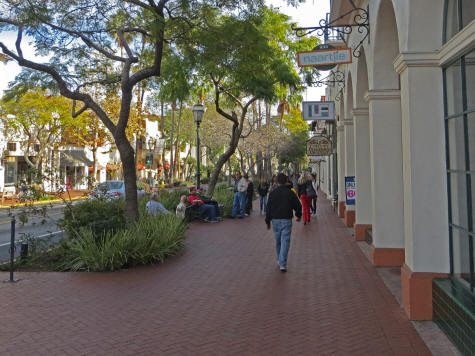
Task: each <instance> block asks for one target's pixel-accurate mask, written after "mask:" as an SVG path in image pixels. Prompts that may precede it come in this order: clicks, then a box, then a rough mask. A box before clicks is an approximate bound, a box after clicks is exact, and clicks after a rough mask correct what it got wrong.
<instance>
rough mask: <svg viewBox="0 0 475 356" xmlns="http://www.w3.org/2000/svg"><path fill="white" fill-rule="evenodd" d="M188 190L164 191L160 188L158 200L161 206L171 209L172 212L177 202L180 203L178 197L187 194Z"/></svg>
mask: <svg viewBox="0 0 475 356" xmlns="http://www.w3.org/2000/svg"><path fill="white" fill-rule="evenodd" d="M188 194H189V191H188V190H182V189H180V190H173V191H170V192H168V191H166V190H161V191H159V192H158V201H159V202H160V203H162V204H163V206H164V207H165V208H166V209H167V210H169V211H171V212H174V211H175V209H176V206H177V205H178V203H180V197H181V196H182V195H188Z"/></svg>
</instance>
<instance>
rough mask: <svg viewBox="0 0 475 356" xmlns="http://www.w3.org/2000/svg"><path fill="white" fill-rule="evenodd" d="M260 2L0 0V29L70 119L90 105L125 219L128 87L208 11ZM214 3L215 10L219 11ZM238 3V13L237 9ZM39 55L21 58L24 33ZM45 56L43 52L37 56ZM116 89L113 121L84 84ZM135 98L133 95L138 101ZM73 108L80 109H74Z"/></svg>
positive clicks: (130, 183) (131, 187)
mask: <svg viewBox="0 0 475 356" xmlns="http://www.w3.org/2000/svg"><path fill="white" fill-rule="evenodd" d="M260 2H261V1H260V0H255V1H254V0H222V1H219V2H215V1H213V0H200V1H181V0H105V1H94V0H75V1H63V0H48V1H45V0H28V1H17V0H2V1H1V2H0V9H1V14H0V32H4V31H16V33H17V40H16V43H15V48H11V47H9V46H7V45H6V44H5V43H4V42H2V41H0V48H1V50H2V52H3V54H5V55H7V56H8V57H9V58H10V59H12V60H14V61H16V62H17V63H18V64H19V65H20V66H22V67H24V68H28V69H30V70H32V73H36V72H41V73H45V74H47V77H46V80H49V81H50V84H51V82H53V83H54V86H55V87H56V88H57V90H58V91H59V93H60V94H61V95H63V96H65V97H67V98H69V99H72V100H73V101H74V104H75V105H73V117H78V116H79V115H80V114H81V113H83V112H85V111H86V110H92V111H94V113H95V114H96V115H97V116H98V117H99V118H100V120H101V121H102V122H103V124H104V125H105V126H106V127H107V129H108V130H109V131H110V132H111V134H112V136H113V138H114V141H115V144H116V146H117V148H118V150H119V153H120V157H121V160H122V164H123V169H124V180H125V187H126V188H125V189H126V202H127V208H126V217H127V219H128V220H129V221H132V220H135V219H137V217H138V207H137V193H136V192H137V189H136V171H135V153H134V149H133V147H132V145H131V143H130V142H129V140H128V138H127V135H126V128H127V125H128V121H129V114H130V111H131V105H132V99H133V92H134V87H136V86H137V85H140V86H141V85H142V84H143V82H144V81H145V82H146V81H148V80H150V79H151V78H153V77H159V76H160V74H161V64H162V58H163V56H164V51H165V49H166V48H168V47H170V48H171V47H173V46H174V44H175V43H176V41H177V40H181V39H183V38H186V37H187V36H189V34H190V33H191V32H192V31H196V32H200V31H201V30H202V29H203V19H206V18H208V17H209V13H210V12H214V13H217V12H219V11H225V12H227V13H233V14H235V16H241V14H242V13H252V12H254V11H255V9H257V8H258V7H259V5H260ZM218 9H219V10H218ZM236 9H239V11H236ZM24 36H28V39H29V40H31V42H32V43H33V45H34V47H35V49H36V51H37V54H38V55H41V56H46V57H47V58H49V59H48V60H47V61H43V59H41V61H39V60H37V59H35V58H33V59H32V58H27V57H25V55H24V53H23V50H22V47H23V37H24ZM43 58H44V57H43ZM92 86H94V87H95V88H98V87H99V88H102V90H103V93H102V95H104V94H106V92H107V89H108V87H109V86H113V87H115V86H118V87H119V96H120V112H119V117H118V120H117V121H114V120H112V118H111V117H109V115H108V114H107V112H106V110H105V109H104V107H102V106H101V104H100V103H99V101H98V100H97V99H95V96H94V95H92V94H91V92H92V90H90V88H91V87H92ZM139 100H140V99H139ZM79 106H80V107H79Z"/></svg>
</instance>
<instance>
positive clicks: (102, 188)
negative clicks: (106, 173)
mask: <svg viewBox="0 0 475 356" xmlns="http://www.w3.org/2000/svg"><path fill="white" fill-rule="evenodd" d="M144 195H145V190H144V189H143V188H141V187H137V196H139V197H143V196H144ZM89 197H90V198H106V199H118V198H125V183H124V181H123V180H107V181H105V182H102V183H99V184H98V185H97V186H96V187H95V188H94V189H93V190H92V191H91V193H90V194H89Z"/></svg>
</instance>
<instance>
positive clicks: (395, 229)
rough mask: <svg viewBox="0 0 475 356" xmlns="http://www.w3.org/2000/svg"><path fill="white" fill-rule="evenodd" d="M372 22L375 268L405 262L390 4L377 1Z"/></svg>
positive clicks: (399, 124)
mask: <svg viewBox="0 0 475 356" xmlns="http://www.w3.org/2000/svg"><path fill="white" fill-rule="evenodd" d="M375 21H376V23H375V28H374V30H372V31H373V33H374V40H373V49H372V66H371V67H370V71H371V75H370V81H369V84H370V90H369V91H368V94H367V95H366V99H367V101H368V107H369V141H370V170H371V196H372V238H373V242H372V246H371V257H372V262H373V264H374V265H376V266H401V265H402V264H403V263H404V209H403V207H404V204H403V203H404V199H403V197H404V194H403V166H402V119H401V94H400V91H399V77H398V74H397V73H396V71H395V70H394V64H393V62H394V59H395V58H396V57H397V56H398V54H399V36H398V29H397V23H396V16H395V12H394V8H393V3H392V1H391V0H381V1H380V2H379V7H378V8H377V16H376V17H375ZM362 70H363V69H362ZM361 85H362V86H363V85H364V84H361Z"/></svg>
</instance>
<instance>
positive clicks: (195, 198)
mask: <svg viewBox="0 0 475 356" xmlns="http://www.w3.org/2000/svg"><path fill="white" fill-rule="evenodd" d="M188 202H189V203H190V204H191V205H194V204H196V205H198V206H199V208H198V212H199V213H200V214H202V215H205V220H206V218H207V219H208V220H209V221H210V222H212V223H215V222H218V221H221V220H222V219H221V217H220V216H219V207H218V205H217V204H206V203H205V202H204V201H203V199H202V198H201V197H200V196H199V195H198V192H197V190H196V189H193V190H192V191H191V193H190V195H188Z"/></svg>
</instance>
